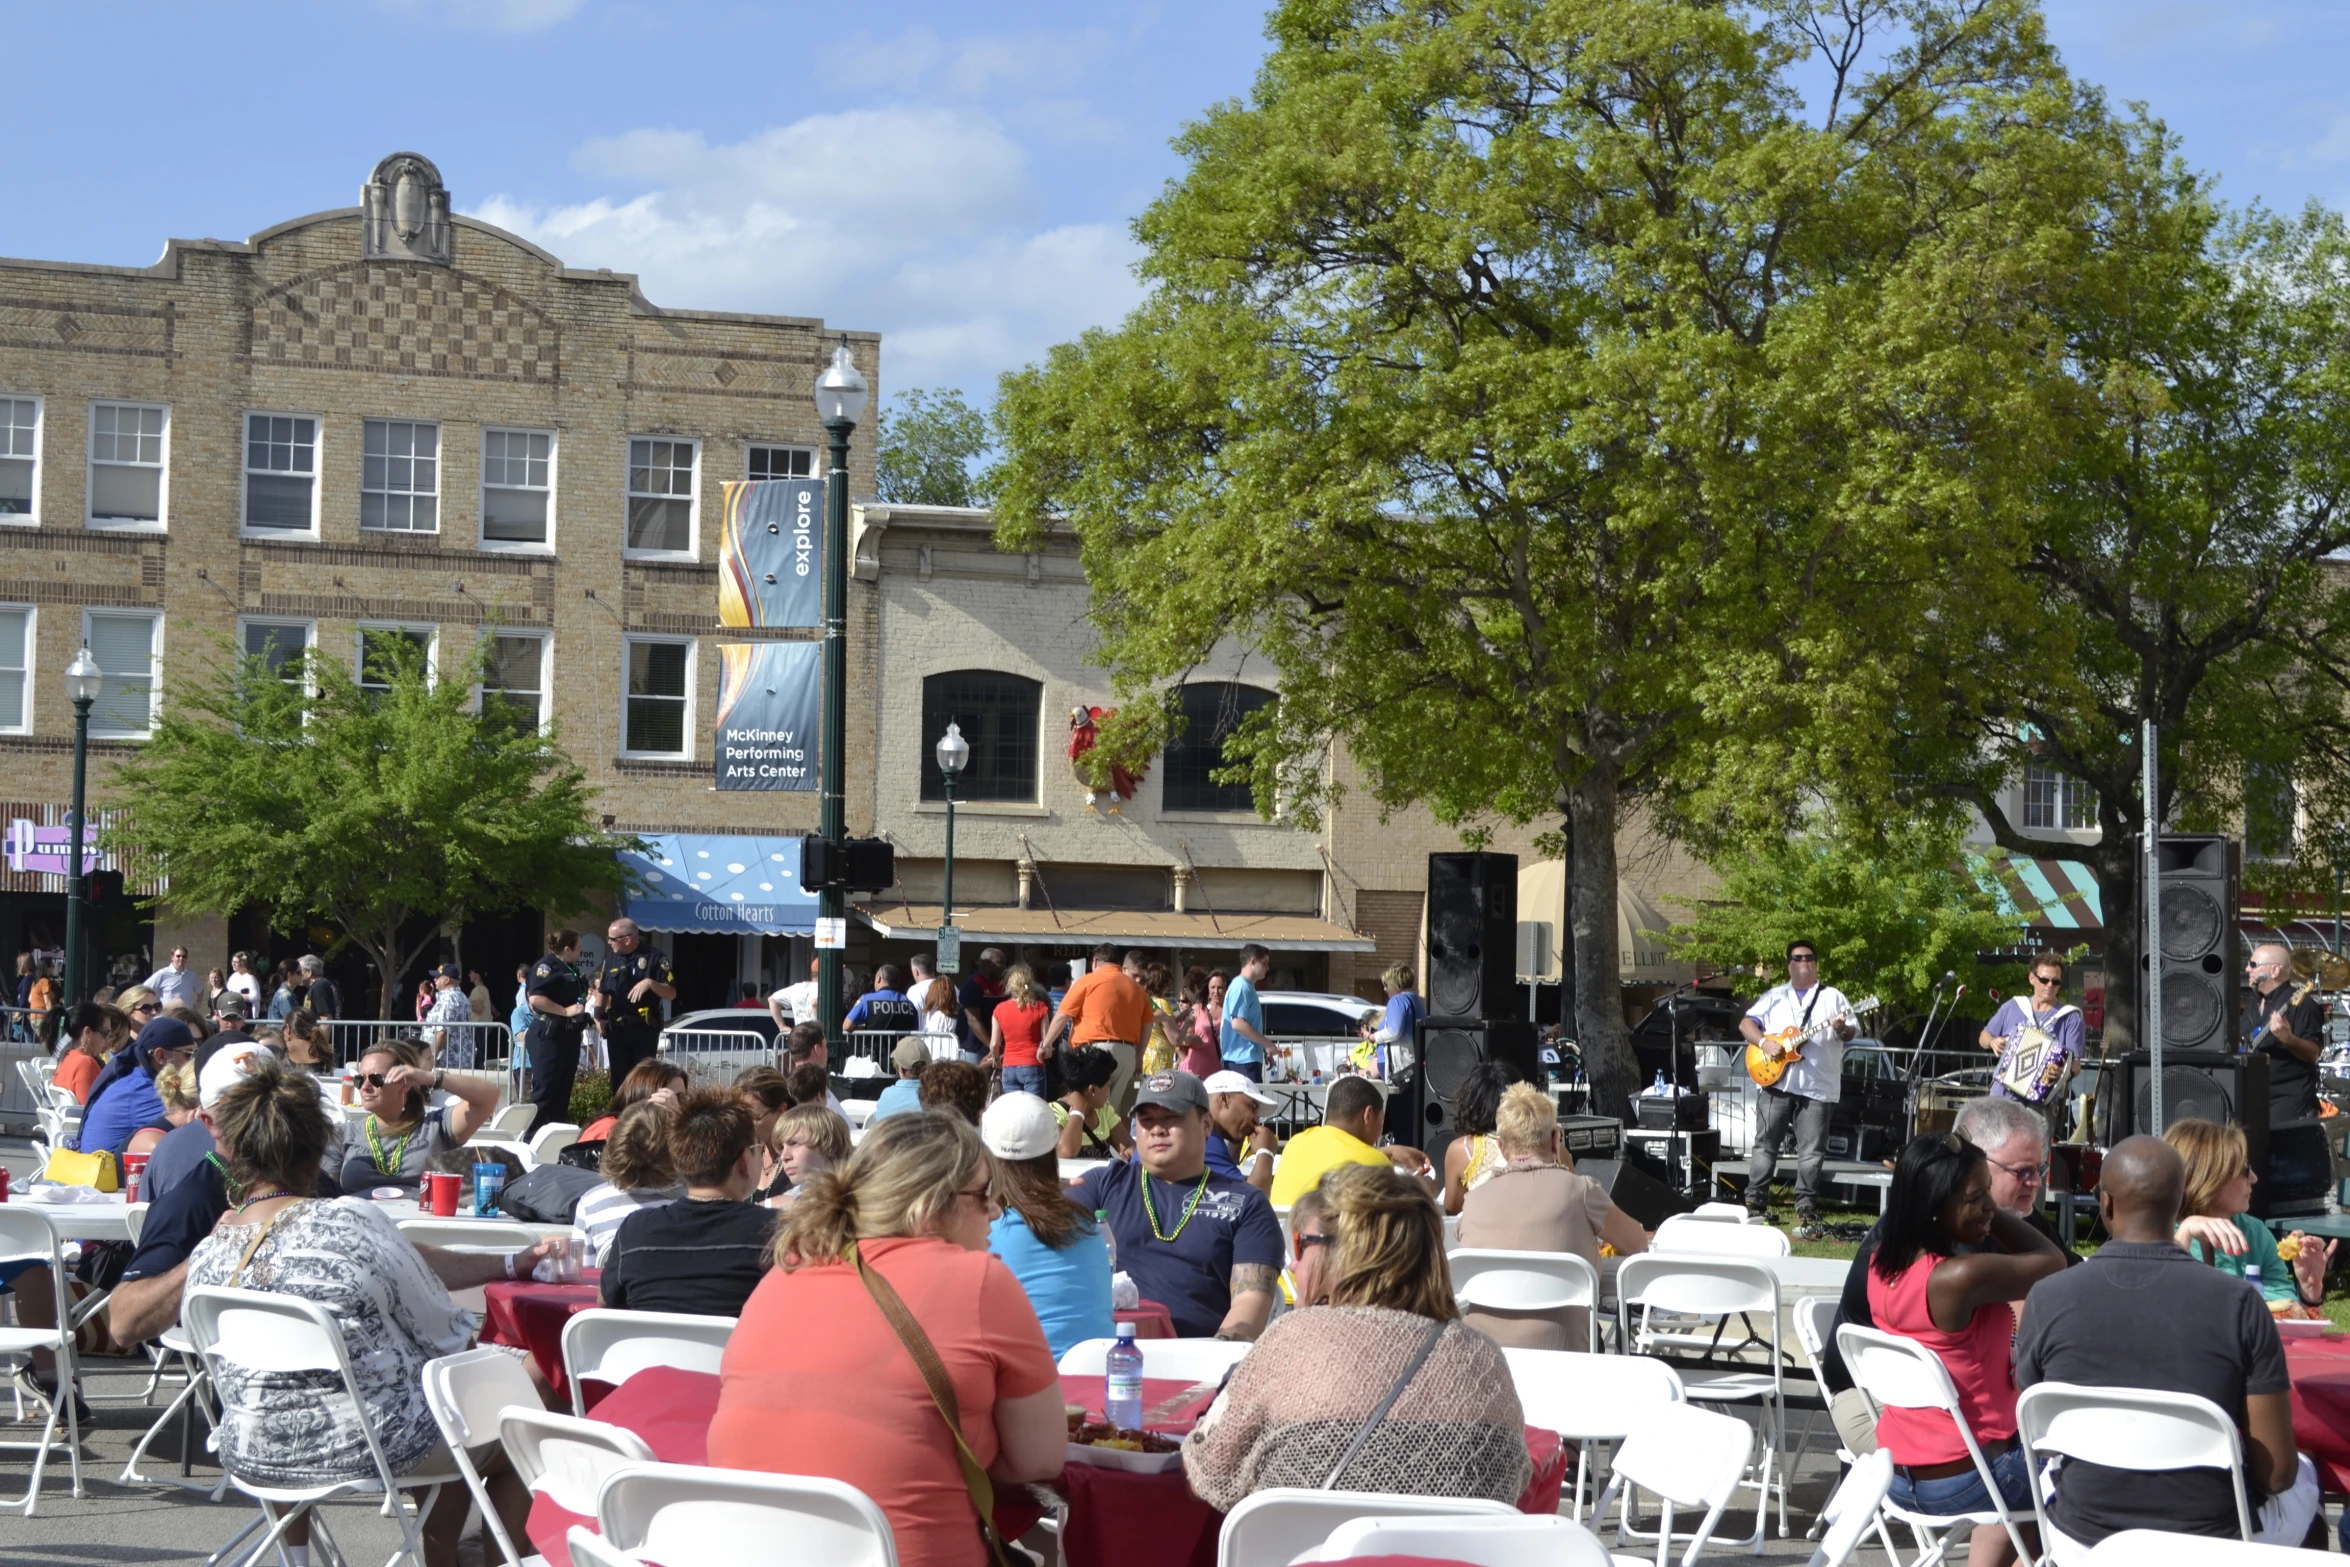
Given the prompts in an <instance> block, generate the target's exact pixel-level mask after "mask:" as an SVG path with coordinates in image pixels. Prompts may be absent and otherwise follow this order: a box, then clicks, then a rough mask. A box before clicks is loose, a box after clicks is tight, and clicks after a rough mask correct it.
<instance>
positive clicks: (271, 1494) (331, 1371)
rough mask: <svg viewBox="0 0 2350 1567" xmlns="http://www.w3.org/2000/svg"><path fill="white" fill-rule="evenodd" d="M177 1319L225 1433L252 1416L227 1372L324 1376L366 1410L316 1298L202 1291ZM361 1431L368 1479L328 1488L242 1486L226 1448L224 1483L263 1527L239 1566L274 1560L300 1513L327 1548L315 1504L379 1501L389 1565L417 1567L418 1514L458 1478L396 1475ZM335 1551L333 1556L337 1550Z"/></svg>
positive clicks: (420, 1549)
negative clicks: (394, 1549)
mask: <svg viewBox="0 0 2350 1567" xmlns="http://www.w3.org/2000/svg"><path fill="white" fill-rule="evenodd" d="M180 1318H181V1320H182V1321H184V1322H185V1323H186V1324H187V1325H188V1336H189V1337H190V1338H192V1339H193V1340H195V1343H196V1348H197V1350H198V1351H199V1352H200V1353H201V1354H202V1355H203V1356H204V1362H205V1365H206V1366H207V1367H208V1368H209V1369H210V1371H211V1373H212V1385H213V1387H214V1389H215V1390H216V1392H217V1393H218V1395H219V1397H220V1401H221V1418H220V1425H221V1427H222V1429H224V1430H225V1429H227V1428H229V1427H230V1426H232V1425H234V1424H236V1423H238V1422H239V1420H240V1419H241V1418H246V1417H249V1416H254V1415H256V1414H257V1412H251V1411H243V1410H240V1409H239V1408H238V1407H237V1406H236V1404H235V1402H234V1398H233V1389H235V1388H236V1387H237V1386H238V1385H239V1383H240V1381H241V1378H240V1377H237V1376H226V1377H224V1376H222V1375H221V1370H222V1368H223V1367H224V1366H225V1367H228V1368H230V1369H231V1370H233V1371H236V1372H242V1373H244V1374H246V1375H255V1374H267V1373H276V1374H281V1375H282V1374H288V1373H301V1372H309V1373H322V1372H323V1373H326V1374H328V1375H331V1376H334V1377H336V1378H338V1379H339V1380H340V1381H341V1383H342V1390H341V1394H340V1397H342V1398H343V1399H345V1400H348V1401H349V1404H350V1406H351V1407H352V1408H354V1409H365V1408H366V1407H367V1400H366V1399H365V1398H364V1397H363V1396H361V1394H360V1391H359V1379H358V1376H357V1374H356V1373H354V1372H353V1371H352V1369H351V1349H350V1346H349V1345H348V1344H347V1343H345V1342H344V1340H343V1330H342V1326H341V1325H340V1324H339V1323H337V1322H336V1321H335V1319H334V1318H333V1316H332V1315H330V1314H329V1313H328V1312H327V1310H326V1308H325V1307H324V1306H321V1305H319V1304H318V1303H317V1302H316V1301H312V1300H304V1299H303V1298H301V1297H300V1296H298V1295H274V1294H266V1293H264V1292H262V1291H259V1290H229V1289H214V1288H210V1287H205V1286H199V1287H197V1288H194V1289H191V1290H189V1291H188V1292H187V1296H186V1298H185V1299H184V1300H183V1301H182V1302H181V1304H180ZM329 1396H334V1395H329ZM359 1431H360V1434H361V1435H362V1436H363V1437H365V1438H366V1440H367V1454H368V1458H369V1459H370V1461H371V1463H372V1465H373V1467H374V1470H375V1473H374V1474H373V1475H372V1476H368V1477H364V1478H361V1479H355V1480H339V1481H335V1482H333V1483H331V1484H326V1485H313V1486H281V1485H267V1484H261V1483H258V1482H255V1481H250V1480H247V1479H246V1478H244V1477H243V1476H242V1475H240V1474H238V1473H237V1472H236V1470H235V1468H234V1467H233V1465H232V1463H231V1461H230V1457H229V1454H228V1452H227V1450H226V1446H225V1444H224V1446H223V1450H222V1453H221V1464H222V1467H223V1468H224V1469H225V1470H227V1472H228V1481H229V1484H231V1485H233V1486H235V1487H236V1488H237V1489H238V1490H240V1491H242V1492H244V1493H245V1494H246V1495H247V1496H249V1497H251V1498H253V1500H254V1502H255V1503H256V1504H258V1505H259V1507H260V1509H261V1516H262V1518H263V1519H264V1520H265V1521H266V1522H267V1523H268V1525H269V1528H268V1531H267V1532H266V1533H264V1534H263V1535H262V1537H261V1543H260V1544H259V1545H257V1546H255V1547H254V1548H253V1549H252V1550H250V1551H248V1552H246V1553H245V1554H244V1555H243V1556H241V1557H239V1558H238V1561H239V1562H240V1563H253V1562H259V1561H263V1560H266V1559H273V1558H274V1554H275V1551H276V1548H277V1543H278V1540H279V1538H280V1537H281V1536H282V1535H284V1533H285V1531H286V1526H287V1525H288V1524H290V1523H292V1522H293V1521H294V1520H295V1519H296V1518H300V1517H303V1516H305V1515H307V1516H308V1517H309V1518H310V1520H311V1526H312V1531H313V1533H314V1534H317V1535H322V1536H325V1537H326V1538H327V1539H328V1542H329V1545H330V1548H331V1546H332V1535H331V1534H330V1533H329V1531H328V1530H327V1527H326V1518H325V1516H324V1514H323V1513H322V1512H320V1511H319V1506H318V1504H319V1503H321V1502H326V1501H333V1500H341V1499H346V1498H365V1499H368V1500H378V1499H380V1502H381V1509H380V1510H381V1511H382V1513H383V1514H384V1516H386V1517H389V1518H391V1519H392V1520H393V1521H394V1522H396V1523H397V1524H398V1525H399V1528H400V1540H401V1549H400V1551H399V1552H398V1553H397V1554H395V1555H394V1556H393V1558H392V1561H393V1562H394V1563H398V1562H401V1561H406V1562H408V1563H409V1564H410V1567H424V1515H425V1514H426V1513H427V1512H429V1511H431V1509H432V1505H433V1503H434V1501H435V1500H436V1499H438V1497H439V1496H440V1494H441V1487H442V1486H444V1485H446V1484H448V1483H449V1482H450V1481H452V1480H455V1479H457V1478H458V1476H457V1475H456V1473H455V1472H454V1471H453V1470H445V1469H443V1470H435V1471H433V1472H431V1473H426V1474H408V1475H395V1474H393V1473H392V1468H391V1462H390V1460H389V1459H387V1458H386V1457H385V1456H384V1450H383V1444H382V1442H381V1441H379V1440H378V1439H377V1437H376V1434H375V1426H374V1424H373V1423H372V1422H370V1421H366V1420H362V1421H360V1422H359ZM404 1487H416V1488H421V1489H422V1490H423V1491H424V1493H425V1494H424V1499H423V1501H422V1502H421V1503H417V1502H412V1501H411V1500H410V1499H409V1497H408V1496H407V1494H406V1491H405V1490H404V1489H403V1488H404ZM313 1543H315V1542H313ZM224 1554H225V1552H224ZM336 1554H337V1555H338V1556H339V1555H340V1552H339V1551H337V1552H336Z"/></svg>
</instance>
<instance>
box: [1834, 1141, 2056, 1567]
mask: <svg viewBox="0 0 2350 1567" xmlns="http://www.w3.org/2000/svg"><path fill="white" fill-rule="evenodd" d="M1885 1208H1886V1211H1885V1219H1884V1224H1883V1227H1882V1230H1881V1234H1882V1237H1883V1238H1882V1239H1881V1240H1879V1241H1878V1243H1877V1255H1876V1259H1875V1260H1874V1262H1872V1263H1871V1265H1870V1267H1869V1311H1870V1313H1871V1315H1873V1316H1874V1317H1875V1318H1876V1319H1877V1326H1878V1327H1879V1328H1880V1329H1882V1330H1883V1331H1884V1332H1887V1333H1892V1334H1897V1335H1899V1336H1900V1337H1902V1338H1909V1339H1915V1340H1917V1342H1919V1343H1920V1344H1923V1345H1925V1346H1926V1348H1928V1349H1930V1350H1932V1351H1933V1352H1934V1354H1935V1356H1936V1358H1938V1359H1939V1360H1940V1361H1941V1362H1942V1365H1943V1368H1944V1369H1945V1370H1947V1371H1948V1372H1949V1373H1950V1384H1951V1386H1952V1387H1953V1388H1955V1389H1957V1391H1958V1404H1959V1412H1960V1414H1961V1415H1963V1416H1964V1417H1965V1419H1966V1423H1967V1427H1968V1429H1969V1430H1970V1431H1972V1432H1973V1433H1974V1438H1975V1444H1976V1446H1978V1447H1979V1448H1981V1449H1982V1453H1983V1457H1984V1459H1985V1461H1986V1462H1987V1463H1988V1464H1989V1466H1990V1469H1991V1476H1992V1479H1993V1480H1994V1481H1995V1482H1997V1484H1998V1487H1999V1492H2000V1496H2001V1498H2002V1499H2003V1500H2004V1501H2005V1502H2006V1503H2007V1510H2008V1513H2009V1514H2010V1516H2013V1515H2015V1514H2017V1513H2021V1514H2023V1515H2024V1516H2025V1517H2026V1518H2029V1517H2030V1516H2031V1511H2032V1490H2031V1475H2030V1473H2029V1471H2028V1470H2027V1468H2026V1466H2025V1464H2024V1454H2023V1448H2022V1447H2021V1446H2020V1445H2019V1444H2018V1443H2017V1441H2016V1435H2015V1375H2014V1353H2013V1350H2014V1341H2015V1309H2014V1306H2013V1304H2012V1303H2013V1302H2015V1301H2020V1300H2022V1299H2023V1298H2024V1296H2025V1295H2026V1294H2027V1293H2029V1292H2030V1290H2031V1288H2032V1286H2033V1285H2035V1284H2037V1283H2039V1282H2040V1281H2041V1280H2042V1279H2045V1278H2051V1277H2053V1276H2055V1275H2056V1274H2059V1273H2062V1272H2063V1271H2064V1253H2063V1252H2061V1251H2059V1250H2057V1248H2056V1246H2055V1244H2054V1243H2053V1242H2051V1241H2050V1240H2048V1239H2047V1238H2046V1237H2044V1236H2043V1235H2041V1234H2040V1232H2039V1231H2037V1230H2035V1229H2033V1228H2032V1227H2031V1226H2030V1225H2028V1224H2026V1223H2025V1222H2024V1221H2023V1220H2021V1219H2019V1218H2017V1217H2016V1216H2015V1215H2014V1214H2012V1213H2009V1212H2007V1211H2005V1210H2004V1209H2002V1208H2000V1207H1999V1206H1998V1205H1997V1204H1995V1203H1994V1202H1992V1200H1991V1166H1990V1164H1989V1162H1988V1161H1987V1160H1986V1159H1985V1158H1984V1157H1983V1150H1982V1149H1980V1148H1977V1147H1976V1146H1975V1145H1974V1144H1972V1143H1970V1142H1968V1141H1966V1140H1965V1139H1964V1138H1962V1137H1959V1136H1957V1135H1956V1134H1954V1133H1950V1132H1928V1133H1926V1134H1924V1135H1923V1136H1920V1137H1917V1138H1915V1139H1913V1140H1912V1141H1911V1143H1910V1145H1909V1146H1908V1147H1907V1148H1905V1149H1903V1150H1902V1151H1901V1162H1900V1164H1899V1165H1897V1166H1896V1167H1895V1169H1894V1171H1893V1189H1892V1191H1891V1192H1890V1193H1889V1194H1888V1196H1887V1199H1886V1205H1885ZM1877 1445H1878V1446H1879V1447H1882V1448H1884V1449H1885V1451H1886V1452H1888V1453H1890V1454H1891V1455H1892V1458H1893V1466H1894V1467H1893V1490H1892V1500H1893V1501H1894V1502H1895V1503H1897V1504H1898V1505H1900V1506H1903V1507H1907V1508H1912V1509H1915V1510H1916V1511H1918V1512H1922V1513H1932V1514H1936V1515H1939V1516H1943V1517H1948V1516H1950V1515H1952V1514H1957V1513H1975V1512H1989V1511H1992V1510H1993V1504H1992V1501H1991V1496H1990V1492H1989V1491H1988V1489H1986V1487H1985V1486H1984V1484H1983V1479H1982V1476H1981V1475H1980V1474H1979V1473H1977V1472H1976V1469H1975V1465H1974V1460H1973V1458H1972V1457H1971V1456H1970V1455H1969V1454H1968V1452H1967V1446H1966V1439H1965V1438H1964V1437H1963V1436H1961V1435H1960V1433H1959V1430H1958V1427H1957V1426H1956V1425H1955V1424H1954V1423H1953V1422H1952V1420H1951V1417H1950V1415H1949V1414H1948V1413H1947V1412H1945V1411H1943V1410H1939V1409H1895V1408H1890V1407H1889V1408H1887V1409H1886V1410H1885V1412H1884V1413H1883V1414H1882V1415H1880V1416H1879V1417H1878V1419H1877ZM2025 1534H2026V1538H2027V1539H2029V1537H2030V1530H2029V1526H2028V1525H2027V1526H2026V1528H2025ZM2032 1548H2033V1549H2035V1550H2037V1548H2038V1547H2037V1544H2036V1543H2035V1544H2034V1545H2033V1547H2032ZM2015 1559H2016V1552H2015V1544H2014V1542H2013V1541H2012V1540H2011V1539H2009V1537H2008V1533H2007V1530H2006V1529H2005V1528H2004V1527H2003V1526H2001V1525H2000V1524H1998V1523H1990V1524H1982V1525H1978V1526H1977V1527H1976V1529H1975V1531H1974V1540H1973V1543H1972V1545H1971V1546H1970V1547H1969V1549H1968V1553H1967V1560H1968V1562H1969V1563H1970V1564H1972V1567H2007V1564H2008V1563H2010V1562H2012V1561H2014V1560H2015Z"/></svg>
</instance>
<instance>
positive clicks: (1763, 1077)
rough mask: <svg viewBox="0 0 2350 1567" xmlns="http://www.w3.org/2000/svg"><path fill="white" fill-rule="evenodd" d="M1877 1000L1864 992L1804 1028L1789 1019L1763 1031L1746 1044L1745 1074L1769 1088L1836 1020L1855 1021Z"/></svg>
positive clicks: (1873, 1007)
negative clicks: (1753, 1041)
mask: <svg viewBox="0 0 2350 1567" xmlns="http://www.w3.org/2000/svg"><path fill="white" fill-rule="evenodd" d="M1879 1005H1880V1003H1879V1002H1878V1000H1877V998H1876V997H1875V996H1866V997H1863V998H1862V999H1861V1000H1859V1001H1855V1002H1853V1003H1852V1004H1851V1005H1850V1006H1848V1007H1846V1008H1845V1009H1844V1010H1843V1011H1841V1012H1839V1013H1837V1014H1836V1015H1835V1016H1834V1017H1832V1018H1828V1019H1825V1020H1824V1021H1821V1022H1818V1023H1814V1024H1812V1026H1811V1027H1809V1028H1805V1027H1804V1026H1803V1025H1802V1024H1801V1023H1790V1024H1788V1025H1787V1026H1786V1027H1785V1028H1780V1029H1774V1030H1772V1031H1771V1032H1770V1033H1768V1034H1765V1035H1763V1037H1762V1040H1761V1042H1760V1043H1758V1044H1752V1045H1748V1046H1747V1047H1746V1075H1747V1076H1748V1077H1751V1078H1753V1079H1754V1082H1755V1086H1756V1087H1758V1088H1768V1087H1770V1086H1771V1085H1772V1084H1774V1083H1776V1082H1778V1080H1779V1079H1780V1078H1781V1077H1784V1076H1785V1075H1786V1073H1787V1068H1788V1067H1789V1066H1791V1065H1792V1064H1793V1063H1794V1061H1795V1059H1796V1057H1798V1056H1800V1055H1802V1054H1803V1050H1804V1047H1805V1046H1806V1045H1809V1044H1810V1043H1811V1042H1812V1041H1813V1040H1815V1039H1818V1038H1820V1037H1822V1036H1823V1035H1825V1034H1826V1033H1827V1031H1828V1030H1829V1029H1831V1028H1834V1027H1835V1026H1836V1025H1837V1024H1838V1023H1841V1022H1844V1021H1845V1020H1846V1019H1850V1020H1851V1021H1853V1022H1856V1023H1857V1022H1858V1021H1860V1020H1861V1019H1862V1018H1864V1017H1867V1016H1868V1015H1869V1014H1870V1013H1871V1012H1874V1011H1876V1010H1877V1008H1878V1006H1879Z"/></svg>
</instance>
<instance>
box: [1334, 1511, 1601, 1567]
mask: <svg viewBox="0 0 2350 1567" xmlns="http://www.w3.org/2000/svg"><path fill="white" fill-rule="evenodd" d="M1359 1556H1418V1557H1429V1558H1435V1559H1438V1560H1442V1561H1447V1562H1465V1563H1467V1564H1468V1567H1538V1564H1539V1567H1611V1561H1612V1559H1611V1558H1610V1557H1609V1555H1608V1552H1607V1547H1606V1546H1604V1545H1602V1544H1600V1542H1599V1537H1598V1536H1597V1535H1595V1534H1593V1533H1592V1532H1591V1531H1590V1530H1588V1529H1586V1528H1584V1527H1583V1526H1582V1525H1581V1524H1579V1523H1576V1522H1574V1521H1573V1520H1572V1519H1568V1518H1561V1517H1558V1516H1557V1515H1556V1514H1553V1515H1551V1516H1549V1517H1533V1518H1529V1517H1525V1516H1522V1515H1521V1516H1519V1517H1516V1518H1441V1517H1439V1518H1352V1519H1349V1520H1347V1521H1346V1522H1345V1523H1342V1524H1340V1525H1339V1526H1338V1527H1337V1528H1335V1529H1333V1530H1331V1531H1330V1538H1329V1539H1328V1540H1327V1541H1325V1542H1324V1544H1323V1546H1322V1559H1323V1560H1324V1561H1333V1562H1338V1561H1349V1560H1352V1559H1353V1558H1355V1557H1359Z"/></svg>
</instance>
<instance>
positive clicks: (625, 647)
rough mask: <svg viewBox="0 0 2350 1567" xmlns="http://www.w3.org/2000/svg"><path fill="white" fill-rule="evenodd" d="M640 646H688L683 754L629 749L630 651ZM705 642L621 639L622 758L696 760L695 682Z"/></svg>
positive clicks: (681, 638) (686, 655) (686, 639)
mask: <svg viewBox="0 0 2350 1567" xmlns="http://www.w3.org/2000/svg"><path fill="white" fill-rule="evenodd" d="M639 643H647V644H653V645H658V646H663V647H675V646H677V645H678V644H680V643H683V644H684V646H685V749H684V750H682V751H632V750H630V749H629V747H628V660H629V654H630V650H631V649H632V648H634V647H636V646H637V645H638V644H639ZM701 652H702V642H701V639H700V638H699V637H656V636H633V635H632V636H624V637H622V638H621V639H620V729H619V737H620V747H619V754H620V756H621V757H622V758H623V759H624V760H627V761H635V762H690V761H692V760H694V757H695V754H696V751H695V745H694V715H695V713H696V712H697V711H698V709H697V707H696V701H697V699H698V695H699V691H698V687H697V685H696V679H697V675H698V672H699V666H700V663H701Z"/></svg>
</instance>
